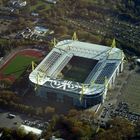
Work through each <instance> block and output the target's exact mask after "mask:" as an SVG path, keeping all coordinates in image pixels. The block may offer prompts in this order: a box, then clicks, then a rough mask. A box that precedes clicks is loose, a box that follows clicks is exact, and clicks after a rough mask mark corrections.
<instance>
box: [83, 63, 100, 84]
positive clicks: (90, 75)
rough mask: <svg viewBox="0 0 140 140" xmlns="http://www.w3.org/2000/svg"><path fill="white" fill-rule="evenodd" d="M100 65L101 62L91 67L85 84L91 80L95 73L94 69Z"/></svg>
mask: <svg viewBox="0 0 140 140" xmlns="http://www.w3.org/2000/svg"><path fill="white" fill-rule="evenodd" d="M101 65H102V62H99V63H97V65H96V66H95V67H94V68H93V69H92V71H91V72H90V74H89V75H88V77H87V78H86V80H85V82H84V83H85V84H88V83H90V82H91V80H92V79H93V76H94V75H95V73H96V71H97V70H98V69H99V67H100V66H101Z"/></svg>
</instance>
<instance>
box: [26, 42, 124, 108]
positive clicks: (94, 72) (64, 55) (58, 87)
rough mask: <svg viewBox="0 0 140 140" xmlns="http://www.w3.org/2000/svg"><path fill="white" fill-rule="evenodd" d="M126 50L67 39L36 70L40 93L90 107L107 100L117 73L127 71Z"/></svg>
mask: <svg viewBox="0 0 140 140" xmlns="http://www.w3.org/2000/svg"><path fill="white" fill-rule="evenodd" d="M123 59H124V53H123V51H122V50H120V49H118V48H116V47H107V46H102V45H97V44H91V43H86V42H80V41H78V40H63V41H60V42H58V43H57V44H56V45H55V47H54V48H53V49H52V51H51V52H50V53H49V54H48V55H47V56H46V57H45V58H44V59H43V60H42V62H41V63H40V64H39V65H38V66H37V67H36V68H35V69H34V70H33V71H32V73H31V74H30V75H29V79H30V81H31V83H32V85H34V86H35V87H36V86H37V89H36V92H37V95H39V96H41V97H43V98H46V100H47V99H48V100H52V102H55V101H57V102H64V103H69V104H71V105H75V106H79V107H83V108H88V107H91V106H94V105H96V104H100V103H102V102H104V100H105V98H106V94H107V91H108V89H109V88H112V87H114V84H115V79H116V76H118V75H119V73H120V72H122V71H123Z"/></svg>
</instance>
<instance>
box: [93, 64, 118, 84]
mask: <svg viewBox="0 0 140 140" xmlns="http://www.w3.org/2000/svg"><path fill="white" fill-rule="evenodd" d="M115 66H116V63H106V65H105V67H104V69H103V70H102V71H101V73H100V74H99V76H98V77H97V79H96V80H95V83H97V84H103V83H104V82H105V77H106V78H109V77H110V76H111V75H112V73H113V71H114V69H115Z"/></svg>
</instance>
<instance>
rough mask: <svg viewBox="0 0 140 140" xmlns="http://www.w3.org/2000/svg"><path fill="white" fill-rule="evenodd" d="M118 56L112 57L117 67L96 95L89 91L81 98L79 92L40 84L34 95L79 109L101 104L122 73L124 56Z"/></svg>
mask: <svg viewBox="0 0 140 140" xmlns="http://www.w3.org/2000/svg"><path fill="white" fill-rule="evenodd" d="M98 47H99V46H98ZM98 47H97V48H98ZM118 50H119V49H118ZM114 52H115V51H114ZM120 54H121V51H120ZM120 56H121V57H120V58H117V59H115V58H114V57H113V59H112V60H116V64H117V65H116V67H115V69H114V70H113V72H112V73H111V75H110V77H109V79H108V81H107V84H102V87H103V88H102V89H101V90H97V91H96V93H95V92H93V91H91V92H90V90H89V92H88V94H83V95H82V98H81V94H82V93H81V91H80V92H79V93H78V92H77V93H76V92H75V91H73V90H64V89H61V88H58V87H55V88H54V87H50V86H48V85H46V84H40V85H38V87H37V90H36V95H37V96H40V97H43V98H44V99H45V100H52V101H53V102H64V103H66V104H68V103H69V104H71V105H74V106H79V107H83V108H88V107H91V106H94V105H97V104H100V103H103V102H104V101H105V99H106V96H107V91H108V90H109V89H112V88H114V86H115V79H116V77H117V76H119V73H121V72H122V71H123V59H124V56H122V54H121V55H120ZM115 57H116V56H115ZM108 60H109V62H110V60H111V59H108ZM109 62H108V63H109ZM113 62H114V61H113ZM33 74H34V72H33ZM33 74H31V77H30V81H31V83H32V85H33V86H35V83H34V81H36V80H35V79H36V78H34V79H33V80H31V78H32V77H33V76H34V75H33ZM32 81H33V82H32ZM80 88H81V87H80ZM50 98H52V99H50Z"/></svg>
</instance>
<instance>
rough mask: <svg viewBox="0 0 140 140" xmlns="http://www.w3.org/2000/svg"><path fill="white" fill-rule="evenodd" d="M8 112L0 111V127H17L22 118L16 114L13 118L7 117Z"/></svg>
mask: <svg viewBox="0 0 140 140" xmlns="http://www.w3.org/2000/svg"><path fill="white" fill-rule="evenodd" d="M9 113H10V112H3V111H0V127H7V128H14V127H19V126H20V125H21V124H22V122H23V120H22V118H21V117H20V116H19V115H16V117H15V118H10V117H8V114H9Z"/></svg>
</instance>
